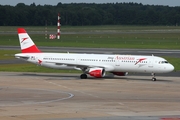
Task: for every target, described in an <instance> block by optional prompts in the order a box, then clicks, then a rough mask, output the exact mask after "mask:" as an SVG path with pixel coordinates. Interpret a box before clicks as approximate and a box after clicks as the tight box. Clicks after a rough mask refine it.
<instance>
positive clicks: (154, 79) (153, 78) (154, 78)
mask: <svg viewBox="0 0 180 120" xmlns="http://www.w3.org/2000/svg"><path fill="white" fill-rule="evenodd" d="M152 76H153V77H152V81H156V77H155V73H152Z"/></svg>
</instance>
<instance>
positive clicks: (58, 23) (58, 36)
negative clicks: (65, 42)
mask: <svg viewBox="0 0 180 120" xmlns="http://www.w3.org/2000/svg"><path fill="white" fill-rule="evenodd" d="M60 19H61V17H60V14H59V13H58V22H57V39H60V27H61V23H60Z"/></svg>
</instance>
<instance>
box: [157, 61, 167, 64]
mask: <svg viewBox="0 0 180 120" xmlns="http://www.w3.org/2000/svg"><path fill="white" fill-rule="evenodd" d="M167 63H169V62H168V61H159V64H167Z"/></svg>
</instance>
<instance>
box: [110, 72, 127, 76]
mask: <svg viewBox="0 0 180 120" xmlns="http://www.w3.org/2000/svg"><path fill="white" fill-rule="evenodd" d="M112 73H113V74H114V75H117V76H126V75H127V74H128V72H112Z"/></svg>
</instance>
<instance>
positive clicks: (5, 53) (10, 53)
mask: <svg viewBox="0 0 180 120" xmlns="http://www.w3.org/2000/svg"><path fill="white" fill-rule="evenodd" d="M19 52H20V51H18V50H0V60H9V59H14V54H16V53H19Z"/></svg>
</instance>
